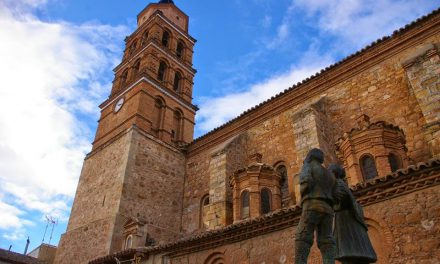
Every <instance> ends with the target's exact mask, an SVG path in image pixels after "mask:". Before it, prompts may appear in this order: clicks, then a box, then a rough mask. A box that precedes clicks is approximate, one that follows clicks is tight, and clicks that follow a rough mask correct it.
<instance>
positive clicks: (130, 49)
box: [128, 39, 138, 56]
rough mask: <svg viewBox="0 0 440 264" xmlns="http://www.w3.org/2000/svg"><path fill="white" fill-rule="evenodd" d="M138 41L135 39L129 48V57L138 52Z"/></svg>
mask: <svg viewBox="0 0 440 264" xmlns="http://www.w3.org/2000/svg"><path fill="white" fill-rule="evenodd" d="M137 44H138V40H137V39H134V40H133V41H132V42H131V43H130V45H129V46H128V56H131V55H133V53H134V52H135V51H136V49H137V48H138V45H137Z"/></svg>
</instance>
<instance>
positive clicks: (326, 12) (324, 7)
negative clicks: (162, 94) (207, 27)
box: [196, 0, 436, 133]
mask: <svg viewBox="0 0 440 264" xmlns="http://www.w3.org/2000/svg"><path fill="white" fill-rule="evenodd" d="M434 2H435V1H423V2H420V1H414V0H413V1H411V0H377V1H363V0H292V2H291V4H290V6H289V7H288V8H287V9H286V12H285V14H284V15H283V19H282V21H281V23H280V24H279V25H278V26H277V27H276V32H274V33H273V35H274V37H272V38H270V39H268V38H267V37H264V36H263V37H262V39H263V40H264V44H265V45H264V47H265V50H264V51H262V50H258V54H261V53H267V52H273V50H275V49H276V50H278V51H280V50H284V51H285V52H292V51H291V49H290V48H288V49H282V48H283V47H290V46H291V44H292V43H289V42H292V41H308V42H309V43H307V44H308V48H307V49H308V50H309V52H305V55H303V56H302V59H301V61H300V62H299V63H294V64H293V66H291V68H290V70H288V71H286V72H285V73H283V74H280V75H274V76H272V77H271V78H269V79H267V80H264V81H262V82H259V83H256V84H254V85H250V86H249V87H248V89H247V90H245V91H242V92H239V93H230V94H227V95H220V96H216V97H208V98H204V99H203V100H202V101H201V103H200V111H199V112H198V115H197V116H196V117H197V121H198V123H197V129H198V132H199V133H200V132H207V131H209V130H211V129H213V128H215V127H217V126H219V125H222V124H223V123H225V122H226V121H228V120H230V119H232V118H234V117H236V116H237V115H238V114H240V113H242V112H243V111H245V110H246V109H249V108H251V107H252V106H255V105H257V104H258V103H260V102H262V101H264V100H266V99H268V98H270V97H271V96H273V95H275V94H277V93H278V92H280V91H282V90H284V89H286V88H288V87H290V86H292V85H293V84H294V83H295V82H297V81H300V80H302V79H304V78H306V77H309V76H310V75H312V74H313V73H315V72H318V71H319V70H320V69H321V68H324V67H325V66H328V65H329V64H330V63H332V62H334V60H335V59H334V58H336V57H338V56H340V55H341V54H342V55H344V56H347V55H349V53H347V52H353V51H354V50H356V49H359V48H361V47H363V46H365V45H366V44H368V43H370V42H372V41H374V40H376V39H377V38H379V37H382V36H385V35H387V34H391V33H392V31H393V30H395V29H398V28H399V27H402V26H404V25H405V24H406V23H409V22H410V21H412V20H414V19H416V18H417V17H419V16H421V15H424V14H427V13H428V12H429V11H431V10H433V9H434V8H436V6H435V3H434ZM302 14H306V16H307V18H308V19H307V20H308V22H309V25H308V26H310V27H311V28H313V29H314V30H316V31H317V33H314V34H316V37H312V38H309V39H301V38H302V36H303V35H302V34H297V33H298V32H296V30H301V31H302V33H304V31H306V30H308V29H307V28H299V26H298V25H296V24H295V23H299V22H298V21H299V20H300V19H301V18H302V16H303V15H302ZM298 28H299V29H298ZM329 35H330V37H329ZM323 36H325V37H323ZM326 37H327V38H326ZM292 38H296V39H295V40H293V39H292ZM329 39H331V41H332V42H331V43H329V42H328V41H329ZM280 48H281V49H280ZM296 52H301V50H296ZM250 54H252V52H251V53H250ZM245 66H247V62H243V63H240V61H239V63H236V64H235V67H230V69H231V71H232V70H236V69H241V68H246V67H245ZM237 72H238V73H236V74H235V75H232V76H231V77H229V78H228V79H229V80H232V81H234V80H236V79H237V77H238V78H240V79H245V78H244V77H243V75H244V74H245V73H243V72H240V71H237ZM228 87H229V90H232V91H233V90H237V89H238V87H234V85H233V83H229V84H228Z"/></svg>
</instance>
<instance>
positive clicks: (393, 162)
mask: <svg viewBox="0 0 440 264" xmlns="http://www.w3.org/2000/svg"><path fill="white" fill-rule="evenodd" d="M388 162H389V163H390V167H391V171H392V172H395V171H396V170H398V169H401V168H402V162H401V160H400V158H399V156H397V155H396V154H394V153H390V154H388Z"/></svg>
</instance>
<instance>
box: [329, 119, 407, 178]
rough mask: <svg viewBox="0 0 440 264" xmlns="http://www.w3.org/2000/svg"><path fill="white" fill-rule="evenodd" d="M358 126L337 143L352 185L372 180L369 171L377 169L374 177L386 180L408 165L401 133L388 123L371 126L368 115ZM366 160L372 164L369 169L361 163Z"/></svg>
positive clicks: (359, 121)
mask: <svg viewBox="0 0 440 264" xmlns="http://www.w3.org/2000/svg"><path fill="white" fill-rule="evenodd" d="M357 124H358V127H357V128H353V129H352V130H351V131H349V132H347V133H344V135H343V136H342V137H340V138H339V139H338V140H337V143H336V153H337V156H338V158H339V160H341V161H342V162H343V164H344V168H345V170H346V172H347V178H348V181H349V184H350V185H355V184H357V183H360V182H363V181H365V180H368V179H370V178H371V177H368V172H367V170H368V169H371V170H374V169H375V170H376V175H375V176H376V177H383V176H385V175H387V174H390V173H392V172H393V171H395V170H396V169H399V168H402V167H406V166H408V165H409V158H408V156H407V154H406V152H407V148H406V146H405V142H406V141H405V134H404V133H403V131H402V129H400V128H399V127H397V126H394V125H392V124H389V123H387V122H385V121H378V122H374V123H371V122H370V118H369V117H368V116H367V115H361V116H360V117H358V118H357ZM366 158H368V159H369V160H370V168H367V167H366V166H365V165H363V163H362V162H363V160H365V159H366ZM391 159H394V160H393V161H391ZM373 162H374V163H373ZM373 176H374V173H373Z"/></svg>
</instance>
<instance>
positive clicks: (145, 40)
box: [141, 30, 148, 46]
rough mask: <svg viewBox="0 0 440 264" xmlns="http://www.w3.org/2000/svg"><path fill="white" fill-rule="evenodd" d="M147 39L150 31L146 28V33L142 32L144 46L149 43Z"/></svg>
mask: <svg viewBox="0 0 440 264" xmlns="http://www.w3.org/2000/svg"><path fill="white" fill-rule="evenodd" d="M147 40H148V31H147V30H145V32H144V34H142V41H141V45H142V46H144V45H145V44H147Z"/></svg>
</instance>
